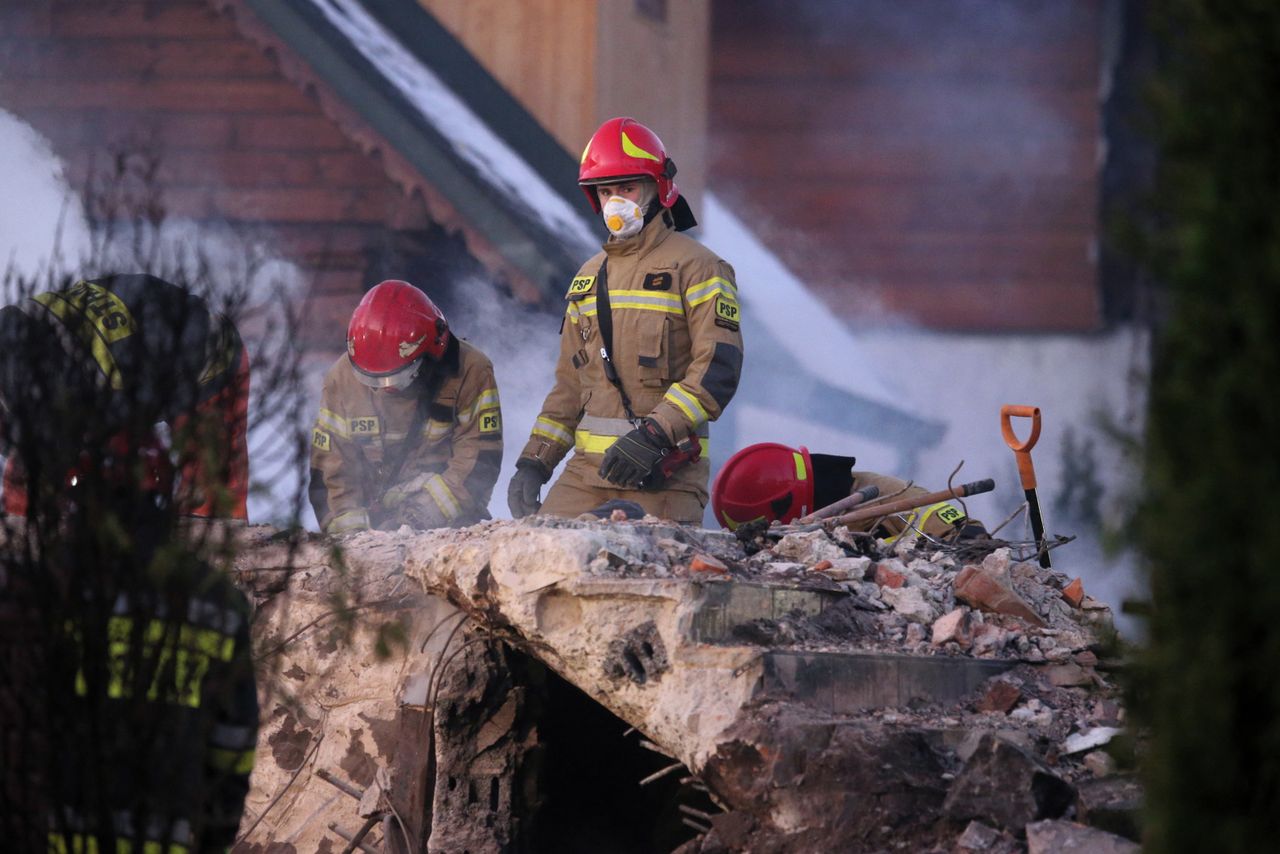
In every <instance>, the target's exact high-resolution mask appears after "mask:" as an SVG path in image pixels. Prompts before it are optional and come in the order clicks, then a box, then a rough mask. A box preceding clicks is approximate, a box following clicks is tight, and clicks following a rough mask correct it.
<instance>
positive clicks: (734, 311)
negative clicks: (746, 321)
mask: <svg viewBox="0 0 1280 854" xmlns="http://www.w3.org/2000/svg"><path fill="white" fill-rule="evenodd" d="M741 322H742V311H741V309H739V308H738V301H737V300H735V299H733V298H732V297H727V296H725V295H724V294H719V295H717V296H716V323H718V324H719V325H721V326H728V327H729V328H730V329H737V328H738V324H739V323H741Z"/></svg>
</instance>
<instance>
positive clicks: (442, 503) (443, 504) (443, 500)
mask: <svg viewBox="0 0 1280 854" xmlns="http://www.w3.org/2000/svg"><path fill="white" fill-rule="evenodd" d="M422 488H423V489H425V490H426V491H427V494H428V495H430V496H431V499H432V500H433V501H435V503H436V506H437V507H439V508H440V512H441V513H443V514H444V517H445V518H446V519H448V520H450V521H453V520H454V519H456V518H458V516H460V515H461V514H462V505H461V504H459V503H458V499H457V498H455V497H454V495H453V490H451V489H449V485H448V484H447V483H445V482H444V478H442V477H441V476H440V475H438V474H433V475H432V476H431V477H429V478H427V482H426V483H424V484H423V485H422Z"/></svg>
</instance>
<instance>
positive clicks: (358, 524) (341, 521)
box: [324, 508, 369, 534]
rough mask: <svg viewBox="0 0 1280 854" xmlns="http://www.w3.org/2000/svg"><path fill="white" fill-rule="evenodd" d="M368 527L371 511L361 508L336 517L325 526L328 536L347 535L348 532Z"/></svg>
mask: <svg viewBox="0 0 1280 854" xmlns="http://www.w3.org/2000/svg"><path fill="white" fill-rule="evenodd" d="M368 527H369V511H368V510H365V509H364V508H360V509H358V510H347V511H345V512H343V513H339V514H338V515H337V516H334V517H333V518H332V519H330V520H329V524H328V525H325V526H324V531H325V533H326V534H345V533H346V532H348V531H358V530H360V529H362V528H368Z"/></svg>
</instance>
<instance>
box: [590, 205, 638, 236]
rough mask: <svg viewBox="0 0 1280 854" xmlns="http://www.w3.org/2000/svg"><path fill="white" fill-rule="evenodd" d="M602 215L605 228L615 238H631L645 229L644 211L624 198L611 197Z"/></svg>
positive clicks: (601, 211)
mask: <svg viewBox="0 0 1280 854" xmlns="http://www.w3.org/2000/svg"><path fill="white" fill-rule="evenodd" d="M600 213H601V215H602V216H603V217H604V224H605V227H606V228H608V229H609V233H610V234H612V235H613V236H614V237H630V236H631V235H633V234H639V233H640V229H642V228H644V209H643V208H641V207H640V205H638V204H636V203H635V202H633V201H631V200H630V199H624V198H623V197H622V196H610V197H609V201H607V202H605V203H604V207H603V208H601V210H600Z"/></svg>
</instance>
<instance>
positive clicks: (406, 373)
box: [347, 279, 449, 390]
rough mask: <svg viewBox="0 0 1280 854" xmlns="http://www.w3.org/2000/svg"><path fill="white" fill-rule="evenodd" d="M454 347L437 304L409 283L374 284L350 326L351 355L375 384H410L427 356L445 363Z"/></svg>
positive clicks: (365, 377)
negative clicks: (447, 353)
mask: <svg viewBox="0 0 1280 854" xmlns="http://www.w3.org/2000/svg"><path fill="white" fill-rule="evenodd" d="M448 346H449V324H448V323H447V322H446V321H445V319H444V314H442V313H441V311H440V309H438V308H436V304H435V303H433V302H432V301H431V298H430V297H428V296H427V295H426V294H424V293H423V292H422V291H420V290H418V289H417V288H415V287H414V286H413V285H411V284H409V283H408V282H402V281H400V280H399V279H388V280H387V281H385V282H379V283H378V284H377V285H374V286H373V287H372V288H371V289H370V290H369V292H368V293H367V294H365V295H364V299H362V300H360V304H359V305H358V306H356V310H355V311H354V312H352V314H351V324H350V325H349V326H348V327H347V355H348V356H350V358H351V365H352V367H354V368H355V369H356V376H357V377H359V378H360V381H361V382H362V383H364V384H365V385H367V386H370V387H371V388H389V389H395V390H400V389H404V388H408V386H409V384H410V383H411V382H413V379H414V377H416V376H417V375H418V370H419V369H420V368H421V367H422V360H423V358H424V357H425V358H429V359H431V360H432V361H439V360H440V359H441V358H442V357H443V356H444V353H445V350H446V349H447V348H448Z"/></svg>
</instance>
